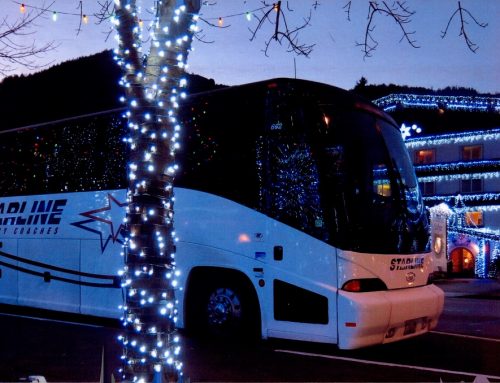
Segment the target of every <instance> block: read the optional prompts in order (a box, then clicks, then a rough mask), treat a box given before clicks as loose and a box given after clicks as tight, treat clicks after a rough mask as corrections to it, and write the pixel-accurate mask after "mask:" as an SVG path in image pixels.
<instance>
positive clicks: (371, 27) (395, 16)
mask: <svg viewBox="0 0 500 383" xmlns="http://www.w3.org/2000/svg"><path fill="white" fill-rule="evenodd" d="M347 5H349V7H348V10H350V2H349V3H348V4H347ZM347 5H346V6H347ZM344 8H345V7H344ZM378 14H380V15H384V16H387V17H389V18H391V19H392V20H394V22H395V23H396V24H397V25H398V26H399V28H400V29H401V32H402V36H401V39H400V41H403V40H406V42H407V43H408V44H410V46H412V47H413V48H419V46H418V45H417V42H416V40H414V39H413V35H414V34H415V31H409V30H408V29H407V24H409V23H410V22H411V17H412V16H413V15H414V14H415V12H414V11H411V10H410V9H409V8H408V7H407V6H406V3H405V2H403V1H395V2H394V3H393V4H392V5H388V4H387V2H386V1H382V3H381V4H379V3H378V2H377V1H370V2H369V6H368V16H367V20H368V21H367V23H366V29H365V38H364V41H363V42H362V43H358V42H357V43H356V45H357V46H360V47H361V50H362V52H363V53H364V56H365V58H366V57H371V55H372V53H373V51H375V50H376V49H377V46H378V41H377V40H376V39H375V37H374V31H375V26H376V25H375V16H376V15H378Z"/></svg>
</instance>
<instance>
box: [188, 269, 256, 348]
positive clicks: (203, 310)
mask: <svg viewBox="0 0 500 383" xmlns="http://www.w3.org/2000/svg"><path fill="white" fill-rule="evenodd" d="M188 291H189V293H188V301H187V327H188V330H189V331H192V332H193V333H194V334H195V335H201V336H208V337H215V338H217V339H225V340H231V339H238V340H242V339H255V338H257V337H258V334H259V333H260V310H259V304H258V301H257V295H256V293H255V290H254V289H253V286H252V285H251V283H250V281H248V280H246V279H245V277H244V276H241V275H238V274H233V273H230V272H223V271H222V272H221V271H218V270H217V271H213V270H212V272H203V271H195V272H194V273H193V279H192V282H191V283H190V285H189V288H188Z"/></svg>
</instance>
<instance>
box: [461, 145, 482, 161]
mask: <svg viewBox="0 0 500 383" xmlns="http://www.w3.org/2000/svg"><path fill="white" fill-rule="evenodd" d="M482 159H483V147H482V146H481V145H470V146H462V160H464V161H473V160H482Z"/></svg>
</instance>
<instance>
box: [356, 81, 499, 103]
mask: <svg viewBox="0 0 500 383" xmlns="http://www.w3.org/2000/svg"><path fill="white" fill-rule="evenodd" d="M352 91H354V92H355V93H357V94H359V95H360V96H363V97H366V98H367V99H369V100H375V99H377V98H381V97H384V96H387V95H389V94H394V93H405V94H409V93H411V94H420V95H423V94H433V95H439V96H496V97H498V95H492V94H479V93H478V92H477V90H475V89H473V88H465V87H459V86H447V87H446V88H443V89H429V88H424V87H418V86H407V85H396V84H389V85H387V84H381V85H371V84H368V80H367V79H366V78H365V77H361V79H360V80H359V81H358V82H357V83H356V86H355V87H354V88H353V89H352Z"/></svg>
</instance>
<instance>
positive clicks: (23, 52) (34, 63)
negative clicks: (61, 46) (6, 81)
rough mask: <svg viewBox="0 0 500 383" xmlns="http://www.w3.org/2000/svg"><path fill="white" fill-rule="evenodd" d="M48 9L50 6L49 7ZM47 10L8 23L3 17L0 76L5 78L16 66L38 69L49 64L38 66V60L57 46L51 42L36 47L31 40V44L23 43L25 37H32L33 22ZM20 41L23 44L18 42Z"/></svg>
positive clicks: (0, 40)
mask: <svg viewBox="0 0 500 383" xmlns="http://www.w3.org/2000/svg"><path fill="white" fill-rule="evenodd" d="M49 7H50V6H49ZM47 9H48V8H44V9H43V10H38V11H36V12H32V11H31V12H28V13H26V14H23V16H22V17H21V18H20V19H18V20H16V21H15V22H14V23H10V22H9V20H8V18H7V17H5V18H4V19H3V20H2V22H1V23H0V74H1V75H3V76H5V75H7V73H8V72H11V71H13V70H15V69H16V68H17V67H18V66H22V67H24V68H26V69H30V70H32V69H39V68H42V67H44V66H46V65H49V64H50V62H49V63H47V64H44V65H40V64H39V63H38V60H37V59H38V58H39V57H40V56H41V55H42V54H43V53H46V52H48V51H51V50H53V49H55V48H56V47H57V46H56V45H55V44H54V43H53V42H49V43H46V44H42V45H38V44H37V43H36V41H35V39H33V40H32V41H31V43H26V42H24V41H25V40H26V36H30V35H34V34H35V32H34V31H30V28H31V27H33V26H36V25H35V21H36V20H37V19H38V18H40V17H42V16H43V15H44V14H45V12H46V10H47ZM20 40H22V41H23V42H20Z"/></svg>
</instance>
